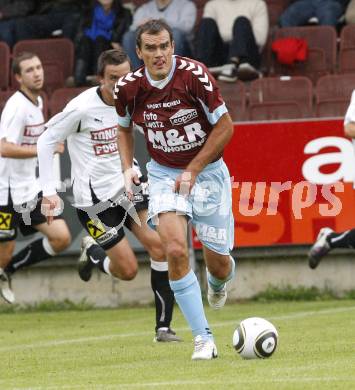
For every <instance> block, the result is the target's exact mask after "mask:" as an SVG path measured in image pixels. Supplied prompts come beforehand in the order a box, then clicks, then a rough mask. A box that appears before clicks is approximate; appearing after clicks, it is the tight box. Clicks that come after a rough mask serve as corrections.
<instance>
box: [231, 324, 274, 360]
mask: <svg viewBox="0 0 355 390" xmlns="http://www.w3.org/2000/svg"><path fill="white" fill-rule="evenodd" d="M278 338H279V335H278V333H277V330H276V328H275V326H274V325H273V324H272V323H271V322H269V321H267V320H265V319H264V318H259V317H252V318H247V319H245V320H243V321H241V322H240V324H239V325H238V326H237V328H236V330H235V331H234V333H233V347H234V349H235V350H236V351H237V352H238V353H239V355H240V356H241V357H242V358H244V359H258V358H260V359H264V358H268V357H270V356H271V355H272V354H273V353H274V352H275V350H276V347H277V342H278Z"/></svg>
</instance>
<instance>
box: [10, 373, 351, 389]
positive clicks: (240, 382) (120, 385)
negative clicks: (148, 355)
mask: <svg viewBox="0 0 355 390" xmlns="http://www.w3.org/2000/svg"><path fill="white" fill-rule="evenodd" d="M295 382H296V383H301V382H303V383H309V382H337V383H339V382H350V383H355V376H352V377H337V376H331V377H330V376H327V377H324V376H322V377H306V378H304V377H303V378H298V377H297V378H296V377H295V378H290V377H286V376H285V377H277V378H262V379H244V380H240V379H238V378H235V379H233V381H228V380H223V386H225V385H234V386H236V385H243V384H260V383H262V384H265V383H268V384H270V383H284V384H285V383H295ZM194 385H206V386H207V387H208V386H210V385H217V386H218V385H222V382H220V381H214V380H205V381H204V380H185V381H170V382H168V381H165V382H145V383H117V384H112V385H90V386H89V387H88V385H87V384H85V385H63V386H58V385H56V386H46V387H42V386H40V387H14V388H12V390H51V389H53V390H59V389H62V390H65V389H83V388H84V389H95V390H100V389H103V390H109V389H118V388H119V389H125V388H127V389H132V388H151V387H153V388H157V387H165V388H166V387H167V386H169V387H171V386H174V387H175V386H176V387H181V386H194Z"/></svg>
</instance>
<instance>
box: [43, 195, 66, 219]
mask: <svg viewBox="0 0 355 390" xmlns="http://www.w3.org/2000/svg"><path fill="white" fill-rule="evenodd" d="M62 205H63V201H62V199H60V197H59V196H58V195H57V194H56V195H51V196H44V197H43V199H42V204H41V213H42V214H43V215H44V216H45V217H46V219H47V223H48V225H50V224H51V223H52V222H53V219H54V217H55V216H57V215H59V214H61V212H62V211H63V207H62Z"/></svg>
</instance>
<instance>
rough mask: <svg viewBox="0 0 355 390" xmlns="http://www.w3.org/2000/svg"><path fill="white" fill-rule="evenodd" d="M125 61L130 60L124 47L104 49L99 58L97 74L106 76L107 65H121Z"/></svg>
mask: <svg viewBox="0 0 355 390" xmlns="http://www.w3.org/2000/svg"><path fill="white" fill-rule="evenodd" d="M124 62H129V63H130V60H129V57H128V55H127V54H126V52H125V51H124V50H123V49H111V50H106V51H103V52H102V53H101V54H100V57H99V59H98V60H97V74H98V75H99V76H101V77H103V76H104V73H105V68H106V66H107V65H121V64H123V63H124Z"/></svg>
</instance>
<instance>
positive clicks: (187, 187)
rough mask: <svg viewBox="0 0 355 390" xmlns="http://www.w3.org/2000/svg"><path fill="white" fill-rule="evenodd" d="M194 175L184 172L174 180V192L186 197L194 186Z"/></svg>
mask: <svg viewBox="0 0 355 390" xmlns="http://www.w3.org/2000/svg"><path fill="white" fill-rule="evenodd" d="M195 181H196V174H194V173H193V172H191V171H184V172H183V173H182V174H181V175H179V176H178V177H177V178H176V180H175V188H174V191H175V192H177V193H179V194H180V195H183V196H187V195H189V194H190V193H191V190H192V187H193V186H194V185H195Z"/></svg>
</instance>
